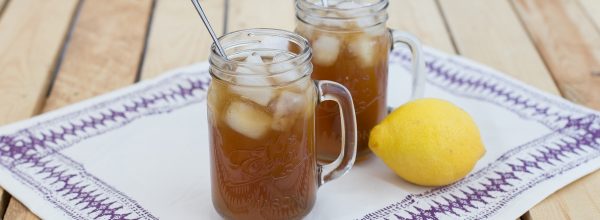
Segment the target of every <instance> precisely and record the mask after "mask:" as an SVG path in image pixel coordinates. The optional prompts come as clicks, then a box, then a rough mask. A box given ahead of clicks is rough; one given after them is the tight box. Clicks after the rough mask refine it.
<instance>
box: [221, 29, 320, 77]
mask: <svg viewBox="0 0 600 220" xmlns="http://www.w3.org/2000/svg"><path fill="white" fill-rule="evenodd" d="M256 37H271V38H278V39H285V40H286V41H288V44H291V43H293V44H295V45H296V46H298V47H299V51H298V52H297V53H292V54H293V56H290V57H289V58H286V59H283V60H278V61H276V62H268V63H264V64H255V63H248V62H245V61H242V60H236V59H225V58H224V57H222V56H221V55H220V54H219V52H218V49H217V47H216V45H215V44H214V42H213V43H212V44H211V47H210V48H211V49H210V51H211V53H210V57H209V63H210V69H211V71H210V72H211V75H212V76H214V77H216V78H218V79H221V80H224V81H228V82H229V81H231V80H228V79H234V78H239V77H245V78H254V79H256V78H277V77H281V78H287V79H290V80H291V81H296V80H298V79H300V78H303V77H304V76H306V75H310V72H311V71H312V64H311V62H310V60H311V58H312V50H311V48H310V44H309V42H308V40H307V39H306V38H304V37H302V36H300V35H298V34H296V33H294V32H290V31H285V30H280V29H272V28H252V29H243V30H238V31H233V32H230V33H227V34H225V35H223V36H221V37H219V38H218V40H219V42H220V43H221V44H222V46H223V49H224V50H225V53H228V49H232V48H235V47H238V46H241V45H242V46H243V45H253V44H256V45H262V42H261V40H258V39H254V38H256ZM261 49H266V48H260V47H256V48H254V49H253V50H257V51H260V50H261ZM288 52H291V51H289V50H288ZM233 55H236V54H235V53H234V54H227V56H228V57H231V56H233ZM280 64H284V65H285V64H288V65H287V66H288V67H292V68H294V69H296V68H298V67H304V66H307V67H308V68H302V70H303V72H302V73H301V74H299V75H298V76H297V77H296V78H290V77H286V76H282V75H285V74H290V73H289V71H290V70H281V71H280V72H274V73H269V74H265V72H259V71H257V72H253V71H250V72H239V71H236V68H237V67H247V68H250V69H252V68H256V67H260V68H267V67H268V66H273V65H280ZM291 64H293V65H291ZM290 65H291V66H290ZM212 70H216V71H218V74H215V73H214V72H213V71H212ZM231 83H235V82H231Z"/></svg>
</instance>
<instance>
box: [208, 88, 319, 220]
mask: <svg viewBox="0 0 600 220" xmlns="http://www.w3.org/2000/svg"><path fill="white" fill-rule="evenodd" d="M234 87H235V85H231V84H227V83H225V82H223V81H221V80H218V79H214V80H213V82H212V83H211V86H210V89H209V95H208V119H209V124H210V129H209V130H210V153H211V169H212V170H211V178H212V199H213V204H214V206H215V208H216V210H217V211H218V212H219V214H221V216H223V217H224V218H226V219H252V220H255V219H301V218H302V217H303V216H305V215H307V214H308V213H309V212H310V210H311V209H312V206H313V205H314V203H315V199H316V191H317V187H318V185H317V184H318V182H317V175H318V174H317V171H316V162H315V161H316V156H315V143H314V142H315V141H314V139H315V137H314V127H315V119H314V107H315V106H314V105H315V103H316V101H315V97H316V93H315V89H314V86H313V84H312V81H311V80H310V78H309V77H304V78H303V79H300V80H298V81H296V82H294V83H292V84H289V85H286V86H282V87H275V86H273V87H265V88H258V89H259V90H260V89H265V90H269V91H268V92H267V93H268V94H271V95H272V97H273V98H272V99H270V100H269V101H268V102H266V103H265V102H263V103H262V104H258V103H256V102H254V101H253V99H251V98H248V97H245V94H252V92H248V91H244V89H246V88H242V89H240V88H237V89H236V88H234ZM250 89H251V88H250ZM254 89H256V88H254ZM262 92H265V91H262ZM289 97H291V98H289ZM236 114H237V115H236ZM247 126H250V127H247Z"/></svg>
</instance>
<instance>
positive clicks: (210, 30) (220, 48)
mask: <svg viewBox="0 0 600 220" xmlns="http://www.w3.org/2000/svg"><path fill="white" fill-rule="evenodd" d="M324 1H326V0H324ZM192 4H194V7H196V11H198V15H200V19H202V22H204V26H206V30H208V33H209V34H210V37H211V38H212V40H213V42H214V43H215V45H216V46H217V53H219V55H221V56H222V57H223V58H225V60H228V59H227V55H225V50H224V49H223V46H221V43H219V38H218V37H217V35H216V34H215V31H214V30H213V28H212V26H210V22H209V21H208V17H206V14H205V13H204V10H203V9H202V6H200V2H198V0H192Z"/></svg>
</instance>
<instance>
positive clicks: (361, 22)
mask: <svg viewBox="0 0 600 220" xmlns="http://www.w3.org/2000/svg"><path fill="white" fill-rule="evenodd" d="M375 24H377V20H376V19H375V17H372V16H367V17H361V18H358V19H356V26H358V27H360V28H367V27H370V26H373V25H375Z"/></svg>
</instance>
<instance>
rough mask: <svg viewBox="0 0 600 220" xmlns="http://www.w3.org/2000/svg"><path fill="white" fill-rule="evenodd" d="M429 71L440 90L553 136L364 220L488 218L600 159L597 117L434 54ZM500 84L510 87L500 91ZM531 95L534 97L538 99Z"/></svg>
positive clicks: (400, 56) (399, 58)
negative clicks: (487, 105)
mask: <svg viewBox="0 0 600 220" xmlns="http://www.w3.org/2000/svg"><path fill="white" fill-rule="evenodd" d="M409 59H410V58H409V56H408V55H407V54H406V53H400V52H395V56H393V58H392V62H397V63H401V64H402V65H403V66H405V67H406V68H408V65H409ZM451 65H456V66H454V67H453V66H451ZM426 68H427V71H428V73H429V74H428V81H429V82H430V83H432V84H434V85H436V86H438V87H439V88H441V89H444V90H445V91H448V92H451V93H454V94H456V95H461V96H465V97H470V98H474V99H477V100H481V101H486V102H490V103H493V104H495V105H497V106H499V107H502V108H505V109H507V110H510V111H512V112H514V113H516V114H517V115H520V116H521V117H525V118H529V119H534V120H536V121H537V122H539V123H542V124H544V125H545V126H546V127H548V128H550V129H551V130H552V131H553V132H552V133H551V134H548V135H546V136H544V137H541V138H538V139H536V140H534V141H532V142H530V143H527V144H525V145H522V146H519V147H516V148H514V149H512V150H510V151H508V152H506V153H504V154H503V155H502V156H500V157H499V158H498V159H497V160H496V161H494V162H493V163H492V164H490V165H488V166H487V167H486V168H484V169H481V170H479V171H478V172H476V173H474V174H471V175H469V177H468V178H465V179H464V180H462V181H460V182H458V183H455V184H453V185H451V186H446V187H440V188H436V189H433V190H430V191H427V192H424V193H421V194H413V195H409V196H407V197H406V198H404V199H403V200H401V201H400V202H397V203H394V204H391V205H389V206H387V207H385V208H383V209H379V210H377V211H375V212H372V213H369V214H366V215H364V216H363V217H362V218H361V219H392V218H393V219H401V220H405V219H414V220H417V219H439V217H441V216H449V217H459V218H462V219H482V218H486V217H489V216H492V215H494V214H495V213H496V212H497V211H499V210H500V209H501V208H502V207H503V206H504V205H505V204H506V203H507V202H508V201H510V200H512V199H513V198H515V197H516V196H519V195H520V194H521V193H522V192H524V191H526V190H527V189H530V188H531V187H533V186H535V185H537V184H539V183H541V182H544V181H547V180H549V179H552V178H554V177H555V176H557V175H560V174H562V173H564V172H567V171H569V170H571V169H574V168H576V167H578V166H580V165H582V164H585V163H587V162H588V161H590V160H593V159H597V158H599V157H600V117H599V116H598V115H596V114H593V113H591V112H589V113H586V112H583V111H580V110H578V109H575V108H572V107H570V106H567V105H565V104H563V103H560V102H555V101H553V100H550V99H548V98H546V97H543V96H541V95H540V94H537V93H533V92H531V91H527V90H524V89H521V91H518V90H519V89H518V88H520V87H522V86H519V85H514V83H512V82H510V81H507V80H505V79H503V78H500V77H499V76H497V75H493V74H491V73H487V72H485V71H483V70H480V69H474V68H472V67H470V66H464V65H463V64H461V63H460V62H455V61H454V60H446V59H443V58H439V57H436V56H435V55H433V54H428V55H427V58H426ZM502 85H510V87H504V88H502ZM528 97H535V100H532V99H531V98H528ZM540 100H542V101H540ZM543 102H545V103H543ZM544 104H546V105H544ZM526 175H535V177H534V178H531V177H528V179H529V181H528V182H523V181H524V179H525V178H524V177H525V176H526ZM453 192H454V193H453ZM456 192H459V193H456ZM475 210H476V211H475Z"/></svg>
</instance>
